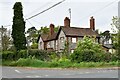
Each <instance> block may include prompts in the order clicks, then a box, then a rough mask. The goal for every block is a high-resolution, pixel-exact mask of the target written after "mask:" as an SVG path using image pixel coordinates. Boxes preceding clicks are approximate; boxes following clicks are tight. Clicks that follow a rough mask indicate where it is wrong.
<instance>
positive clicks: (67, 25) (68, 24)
mask: <svg viewBox="0 0 120 80" xmlns="http://www.w3.org/2000/svg"><path fill="white" fill-rule="evenodd" d="M64 26H65V27H70V19H69V18H68V17H65V19H64Z"/></svg>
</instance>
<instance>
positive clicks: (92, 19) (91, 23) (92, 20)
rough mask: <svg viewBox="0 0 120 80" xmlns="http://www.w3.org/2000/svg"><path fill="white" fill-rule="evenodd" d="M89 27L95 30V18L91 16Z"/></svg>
mask: <svg viewBox="0 0 120 80" xmlns="http://www.w3.org/2000/svg"><path fill="white" fill-rule="evenodd" d="M90 29H92V30H95V19H94V18H93V16H92V17H91V19H90Z"/></svg>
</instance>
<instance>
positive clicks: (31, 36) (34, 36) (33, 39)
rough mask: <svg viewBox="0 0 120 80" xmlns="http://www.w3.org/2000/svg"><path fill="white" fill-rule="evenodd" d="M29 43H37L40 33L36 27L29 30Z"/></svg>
mask: <svg viewBox="0 0 120 80" xmlns="http://www.w3.org/2000/svg"><path fill="white" fill-rule="evenodd" d="M27 34H28V36H27V41H28V42H32V44H34V43H36V42H37V37H38V36H39V34H38V31H37V29H36V28H35V27H31V28H29V29H28V30H27Z"/></svg>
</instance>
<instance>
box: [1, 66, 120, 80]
mask: <svg viewBox="0 0 120 80" xmlns="http://www.w3.org/2000/svg"><path fill="white" fill-rule="evenodd" d="M119 71H120V70H119ZM2 78H118V69H116V68H115V69H114V68H92V69H43V68H42V69H41V68H23V67H2Z"/></svg>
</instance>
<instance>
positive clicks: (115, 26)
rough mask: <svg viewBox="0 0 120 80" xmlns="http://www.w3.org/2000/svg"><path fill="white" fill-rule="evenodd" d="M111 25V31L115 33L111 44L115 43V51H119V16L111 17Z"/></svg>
mask: <svg viewBox="0 0 120 80" xmlns="http://www.w3.org/2000/svg"><path fill="white" fill-rule="evenodd" d="M111 25H112V30H113V32H114V33H116V35H114V37H113V40H114V41H113V42H114V43H113V44H114V45H115V48H116V50H117V53H120V17H117V16H115V17H113V19H112V23H111Z"/></svg>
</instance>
